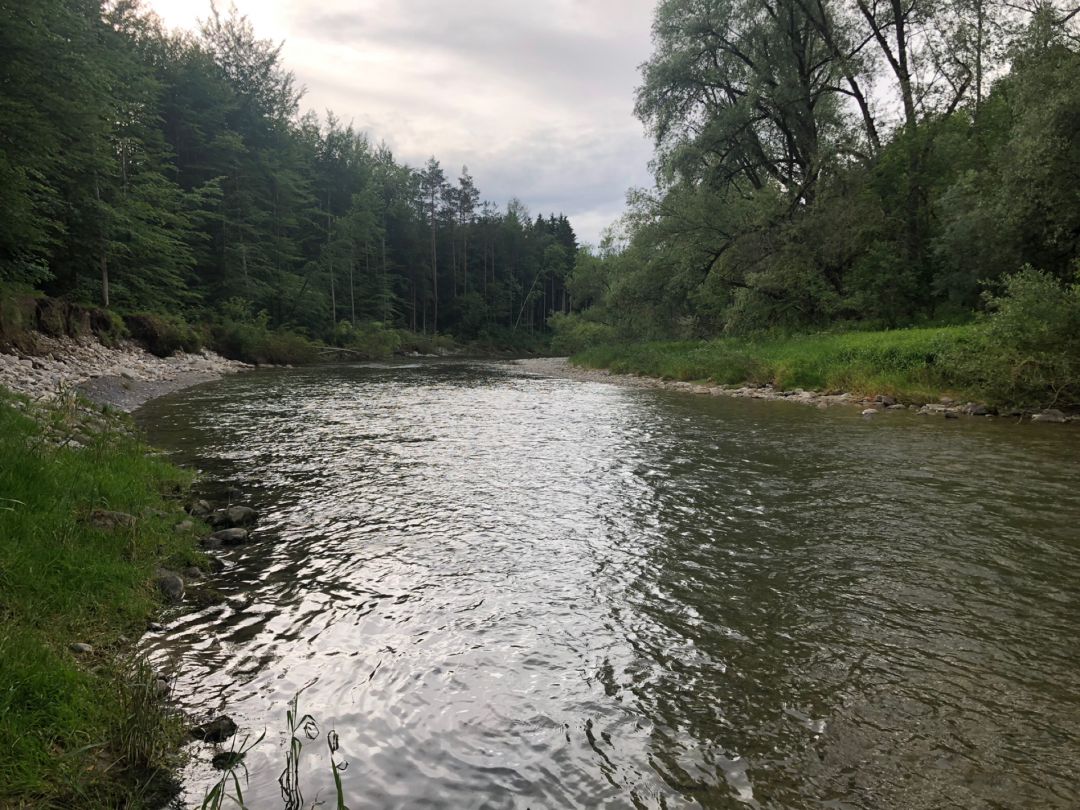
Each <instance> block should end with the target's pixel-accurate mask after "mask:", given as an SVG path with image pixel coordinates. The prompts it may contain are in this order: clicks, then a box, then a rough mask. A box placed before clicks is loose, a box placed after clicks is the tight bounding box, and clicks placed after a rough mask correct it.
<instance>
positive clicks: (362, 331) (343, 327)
mask: <svg viewBox="0 0 1080 810" xmlns="http://www.w3.org/2000/svg"><path fill="white" fill-rule="evenodd" d="M333 339H334V345H335V346H340V347H341V348H343V349H349V350H350V351H352V352H356V353H357V354H359V355H362V356H363V357H365V358H367V359H369V360H385V359H387V358H389V357H392V356H393V355H394V353H395V352H396V351H398V349H400V348H401V335H400V334H399V333H398V331H397V330H396V329H390V328H387V327H386V326H385V325H384V324H382V323H380V322H378V321H370V322H368V323H361V324H357V325H355V326H354V325H353V324H352V323H350V322H349V321H341V322H340V323H338V325H337V328H336V329H334V336H333Z"/></svg>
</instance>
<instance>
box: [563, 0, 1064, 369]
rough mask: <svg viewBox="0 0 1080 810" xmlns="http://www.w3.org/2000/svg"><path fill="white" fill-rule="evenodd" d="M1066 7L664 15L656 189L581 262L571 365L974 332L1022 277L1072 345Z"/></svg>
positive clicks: (656, 36)
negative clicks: (604, 347) (735, 347)
mask: <svg viewBox="0 0 1080 810" xmlns="http://www.w3.org/2000/svg"><path fill="white" fill-rule="evenodd" d="M1066 5H1067V4H1064V3H1056V2H1051V1H1050V0H1033V1H1032V2H1030V3H1027V2H1020V3H1012V2H1000V1H999V0H944V2H940V1H939V0H933V1H931V0H724V2H701V0H663V2H661V3H660V4H659V5H658V8H657V11H656V16H655V23H654V29H653V42H654V53H653V55H652V57H651V58H650V59H649V60H648V62H647V63H646V64H645V65H644V66H643V68H642V84H641V86H640V88H639V90H638V93H637V99H636V102H637V103H636V112H637V115H638V116H639V118H640V119H641V120H642V122H643V123H644V124H645V125H646V127H647V128H648V130H649V131H650V132H651V134H652V135H653V137H654V139H655V147H656V152H655V160H654V168H655V173H656V177H657V186H656V188H654V189H648V190H637V191H634V192H632V193H631V194H630V196H629V209H628V212H627V214H626V216H625V217H624V219H623V220H622V222H620V223H618V224H617V225H616V226H615V227H613V228H612V229H611V230H610V231H609V232H608V234H607V236H606V238H605V239H604V241H603V244H602V245H601V247H600V249H599V250H598V251H595V252H590V251H582V252H581V254H580V255H579V259H578V263H577V267H576V269H575V271H574V274H573V276H572V279H571V281H570V284H569V287H570V291H571V293H572V296H573V300H574V302H575V306H576V307H580V308H581V309H583V310H584V311H583V312H575V314H573V315H572V316H570V317H569V318H564V317H558V318H556V324H557V326H558V328H559V331H560V333H561V336H562V341H561V345H562V346H563V347H565V348H567V349H569V350H573V349H576V348H579V347H580V346H582V345H586V344H588V343H590V342H593V343H595V342H597V341H604V340H607V341H610V340H613V339H619V340H624V339H625V338H627V337H635V338H682V339H699V338H706V337H715V336H718V335H748V334H755V333H758V334H760V333H761V332H763V331H768V330H772V332H773V333H776V332H784V333H791V332H793V331H812V330H819V329H823V328H829V329H837V328H853V327H857V328H862V329H865V328H893V327H899V326H910V325H915V324H928V323H929V324H949V323H962V322H965V321H967V320H970V319H971V318H972V316H973V314H974V313H975V312H976V311H978V310H979V309H981V308H985V307H986V306H987V304H988V303H989V305H990V306H991V307H995V306H997V307H999V308H1000V305H1001V300H1002V299H1000V298H994V297H993V296H1000V295H1001V294H1002V290H1003V289H1005V290H1006V291H1007V290H1008V285H1007V284H1006V283H1005V279H1006V278H1007V277H1010V278H1011V276H1010V274H1017V273H1019V272H1020V271H1021V270H1022V268H1025V267H1026V268H1027V269H1026V270H1025V271H1024V274H1023V278H1022V279H1019V280H1017V279H1014V280H1013V282H1012V291H1013V292H1015V293H1017V294H1019V293H1021V292H1023V293H1025V294H1027V295H1028V298H1030V299H1031V300H1032V301H1034V302H1035V303H1033V304H1031V306H1029V307H1028V309H1029V312H1028V313H1027V315H1028V316H1030V317H1031V318H1039V319H1043V320H1047V319H1050V320H1053V319H1055V318H1056V320H1054V323H1053V325H1052V328H1056V329H1058V330H1059V331H1062V333H1063V334H1064V333H1065V332H1068V331H1069V330H1072V329H1075V328H1076V327H1078V326H1080V323H1077V322H1076V321H1077V318H1080V314H1078V313H1080V294H1077V291H1076V288H1071V289H1070V287H1069V285H1070V282H1071V280H1072V279H1073V277H1074V273H1075V268H1076V261H1077V259H1078V258H1080V38H1078V36H1077V24H1078V23H1080V10H1078V9H1077V8H1075V7H1066ZM1040 296H1041V297H1042V298H1043V299H1046V300H1045V301H1044V304H1045V305H1044V306H1043V311H1041V312H1038V311H1036V310H1037V309H1038V303H1037V302H1038V300H1040ZM1051 298H1052V299H1054V301H1056V304H1055V303H1054V302H1052V301H1050V300H1049V299H1051ZM1055 306H1056V309H1055V308H1054V307H1055ZM1066 310H1068V311H1066ZM557 345H559V344H558V343H557ZM1061 348H1062V347H1061V346H1058V347H1057V351H1058V353H1060V352H1061Z"/></svg>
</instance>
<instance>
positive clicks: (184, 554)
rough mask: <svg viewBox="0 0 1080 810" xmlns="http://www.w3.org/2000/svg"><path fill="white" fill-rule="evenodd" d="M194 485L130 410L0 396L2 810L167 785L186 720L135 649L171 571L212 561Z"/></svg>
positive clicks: (158, 792) (117, 803) (140, 801)
mask: <svg viewBox="0 0 1080 810" xmlns="http://www.w3.org/2000/svg"><path fill="white" fill-rule="evenodd" d="M174 382H175V380H174ZM24 387H25V386H24ZM190 481H191V476H190V474H189V473H187V472H185V471H183V470H181V469H179V468H177V467H175V466H173V465H172V464H169V463H168V462H166V461H164V460H162V459H161V458H159V457H157V456H156V455H154V454H153V453H152V452H150V449H149V448H148V447H147V446H146V445H144V444H143V443H142V442H141V441H140V439H139V438H138V437H137V436H136V433H135V430H134V428H133V427H132V426H131V423H130V420H129V419H127V417H124V416H122V415H119V414H113V413H108V412H104V413H103V412H102V411H101V410H100V409H96V408H93V407H91V406H88V405H86V404H85V403H83V402H81V401H80V400H78V399H77V398H76V397H74V396H65V397H60V398H53V399H52V400H51V401H48V402H45V403H39V404H35V403H31V402H28V401H27V400H25V399H21V398H18V397H13V396H11V395H9V394H7V393H6V392H3V393H0V572H2V576H0V609H2V610H3V623H2V626H3V630H2V631H0V739H2V740H3V741H4V743H5V746H6V752H5V756H4V757H2V758H0V806H3V807H57V808H59V807H65V808H66V807H122V806H123V807H127V806H154V805H155V804H157V798H160V797H163V796H165V795H167V794H168V793H169V784H170V782H171V780H172V777H171V773H172V771H171V766H172V764H173V757H174V755H175V752H176V750H177V748H178V745H179V742H180V740H181V738H182V736H183V725H182V719H181V718H180V716H179V715H178V714H176V713H174V712H172V711H171V710H169V709H168V707H167V706H166V704H165V703H164V702H163V701H164V698H165V695H166V694H167V692H168V684H167V681H166V680H163V679H162V678H161V677H159V676H158V675H156V674H155V673H153V672H151V671H150V670H149V669H148V668H147V667H146V666H145V665H141V664H140V663H139V662H138V660H137V659H136V658H135V656H134V652H133V645H134V640H135V639H137V638H138V637H140V636H141V635H142V634H143V633H144V632H145V631H146V630H147V629H148V628H150V629H153V628H154V625H153V623H152V622H151V619H152V618H153V617H154V616H155V614H156V613H158V612H159V611H160V609H161V607H162V605H163V604H164V603H165V602H166V601H168V599H169V598H175V596H176V593H175V590H174V586H175V585H176V582H177V578H176V577H175V575H174V574H173V573H172V572H174V571H183V572H185V578H187V579H192V580H197V579H198V578H199V577H200V576H201V574H200V572H201V571H203V570H205V568H206V567H207V566H208V560H207V558H206V557H205V556H204V555H203V554H201V553H200V552H199V551H198V548H197V541H196V534H197V527H196V525H195V522H194V521H192V520H189V519H188V518H187V516H186V514H185V512H184V511H183V508H182V497H183V493H184V491H185V489H186V487H187V485H188V484H189V483H190ZM180 587H181V589H182V588H183V585H182V584H181V586H180Z"/></svg>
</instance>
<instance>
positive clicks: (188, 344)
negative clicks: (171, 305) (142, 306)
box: [124, 312, 203, 357]
mask: <svg viewBox="0 0 1080 810" xmlns="http://www.w3.org/2000/svg"><path fill="white" fill-rule="evenodd" d="M124 325H125V326H126V327H127V330H128V332H129V333H130V334H131V337H132V338H134V339H135V340H136V341H138V342H139V343H141V344H142V345H143V346H145V347H146V349H147V351H149V352H150V353H151V354H155V355H157V356H158V357H169V356H170V355H173V354H176V352H178V351H185V352H198V351H201V350H202V347H203V338H202V335H201V334H199V333H198V332H197V331H196V330H195V329H193V328H192V327H191V326H190V325H189V324H187V323H185V322H184V321H182V320H180V319H179V318H174V317H170V316H167V315H158V314H156V313H151V312H141V313H135V314H133V315H126V316H125V317H124Z"/></svg>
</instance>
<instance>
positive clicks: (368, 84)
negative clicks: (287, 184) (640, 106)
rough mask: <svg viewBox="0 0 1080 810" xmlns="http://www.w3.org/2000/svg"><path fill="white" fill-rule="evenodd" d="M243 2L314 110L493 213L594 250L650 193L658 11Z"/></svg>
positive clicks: (480, 1) (625, 1) (633, 6)
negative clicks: (561, 217) (456, 182)
mask: <svg viewBox="0 0 1080 810" xmlns="http://www.w3.org/2000/svg"><path fill="white" fill-rule="evenodd" d="M147 2H148V4H149V5H151V6H154V7H159V8H163V9H166V8H171V9H173V10H174V13H175V14H180V13H181V9H182V8H184V7H188V6H187V2H188V0H147ZM237 4H238V5H239V6H240V8H241V10H242V11H244V12H246V13H247V14H249V16H250V17H251V19H252V21H253V23H254V24H255V27H256V31H257V32H259V33H260V34H261V35H262V36H268V37H272V38H275V39H276V38H283V39H284V40H285V49H284V52H283V56H284V59H285V63H286V65H287V66H288V67H289V68H291V69H293V70H294V71H295V72H296V74H297V77H298V79H299V80H300V81H301V82H302V83H303V84H305V85H306V86H307V88H308V94H307V96H306V98H305V100H304V102H303V106H304V107H305V109H314V110H317V111H320V112H322V111H325V110H326V109H332V110H333V111H334V112H335V114H336V115H337V116H338V117H339V118H340V119H342V120H343V121H346V122H350V121H351V122H352V123H353V124H354V125H355V126H357V127H358V128H360V129H362V130H365V131H366V132H367V133H368V135H369V137H370V138H371V140H372V141H374V142H379V141H385V142H386V143H387V144H388V145H389V146H390V147H391V148H392V149H393V150H394V153H395V155H396V156H397V157H398V158H399V159H400V160H404V161H406V162H408V163H410V164H412V165H420V164H422V162H423V161H424V160H426V159H427V157H428V156H430V155H435V156H436V157H438V158H439V159H440V160H441V161H442V164H443V166H444V168H445V169H446V170H447V172H448V173H449V174H450V175H451V176H455V177H456V176H457V172H458V171H459V170H460V167H461V166H462V165H463V164H467V165H468V166H469V169H470V172H471V173H472V175H473V177H474V178H475V180H476V183H477V185H478V186H479V187H480V190H481V192H482V193H483V195H484V197H485V198H486V199H489V200H491V201H492V202H495V203H497V204H499V205H504V204H505V203H506V202H507V200H508V199H509V198H510V197H511V196H514V197H517V198H519V199H520V200H522V201H523V202H524V203H525V204H526V206H527V207H528V208H529V210H530V211H532V213H533V214H534V215H535V214H537V213H543V214H545V215H546V214H547V213H550V212H563V213H565V214H566V215H567V216H569V217H570V218H571V221H572V222H573V223H574V226H575V229H576V230H577V231H578V233H579V236H580V237H581V238H582V239H583V240H585V241H591V242H596V241H597V239H598V237H599V233H600V231H601V229H602V228H603V226H604V225H606V224H608V223H609V222H610V221H612V220H614V219H615V218H616V217H617V216H618V215H619V214H620V212H621V210H622V207H623V201H624V198H625V192H626V189H627V188H628V187H630V186H637V185H644V184H648V183H649V182H650V177H649V173H648V170H647V166H646V164H647V162H648V159H649V157H650V151H651V150H650V148H649V146H648V144H647V142H646V140H645V138H644V136H643V134H642V128H641V125H640V123H639V122H637V121H636V120H635V119H634V117H633V114H632V110H633V93H634V87H635V86H636V84H637V82H638V72H637V65H638V64H639V63H641V62H643V61H644V60H645V59H647V58H648V55H649V50H650V32H649V26H650V23H651V15H652V6H653V4H654V3H653V0H546V1H545V2H535V1H534V2H524V0H449V1H448V0H441V2H440V1H439V0H320V2H319V3H318V5H317V6H316V7H313V6H315V4H313V3H310V2H306V0H237ZM188 13H190V12H188Z"/></svg>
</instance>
